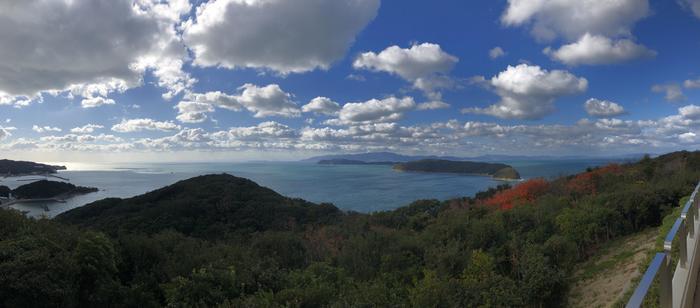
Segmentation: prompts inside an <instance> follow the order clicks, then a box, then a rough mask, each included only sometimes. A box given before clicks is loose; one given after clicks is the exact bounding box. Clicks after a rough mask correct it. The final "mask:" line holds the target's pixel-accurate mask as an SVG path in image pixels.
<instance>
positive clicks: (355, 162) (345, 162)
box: [318, 158, 396, 165]
mask: <svg viewBox="0 0 700 308" xmlns="http://www.w3.org/2000/svg"><path fill="white" fill-rule="evenodd" d="M318 164H319V165H394V164H396V162H393V161H362V160H355V159H342V158H336V159H324V160H320V161H319V162H318Z"/></svg>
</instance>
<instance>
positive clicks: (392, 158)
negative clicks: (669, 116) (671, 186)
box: [302, 152, 653, 163]
mask: <svg viewBox="0 0 700 308" xmlns="http://www.w3.org/2000/svg"><path fill="white" fill-rule="evenodd" d="M644 155H645V154H626V155H617V156H608V157H596V156H583V155H581V156H524V155H482V156H475V157H457V156H436V155H403V154H397V153H392V152H371V153H359V154H337V155H322V156H314V157H310V158H307V159H304V160H302V161H304V162H311V163H318V162H320V161H333V160H351V161H362V162H367V163H376V162H397V163H405V162H410V161H416V160H423V159H442V160H454V161H482V162H496V161H498V162H500V161H517V160H572V159H616V160H617V159H619V160H638V159H641V158H642V157H644ZM652 156H653V155H652Z"/></svg>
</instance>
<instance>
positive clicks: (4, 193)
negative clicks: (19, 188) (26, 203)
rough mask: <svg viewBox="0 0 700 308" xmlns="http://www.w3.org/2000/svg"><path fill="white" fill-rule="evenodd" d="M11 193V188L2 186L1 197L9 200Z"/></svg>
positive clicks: (0, 187)
mask: <svg viewBox="0 0 700 308" xmlns="http://www.w3.org/2000/svg"><path fill="white" fill-rule="evenodd" d="M11 192H12V189H10V188H9V187H7V186H2V185H0V197H3V198H7V197H8V196H9V194H10V193H11Z"/></svg>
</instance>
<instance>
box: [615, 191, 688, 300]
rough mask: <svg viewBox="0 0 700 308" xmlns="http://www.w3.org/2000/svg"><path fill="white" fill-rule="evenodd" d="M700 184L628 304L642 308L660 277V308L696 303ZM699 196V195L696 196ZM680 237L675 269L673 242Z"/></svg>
mask: <svg viewBox="0 0 700 308" xmlns="http://www.w3.org/2000/svg"><path fill="white" fill-rule="evenodd" d="M698 191H700V183H698V185H697V186H696V187H695V190H693V193H692V194H691V195H690V198H689V199H688V202H686V204H685V205H684V206H683V209H682V210H681V214H680V217H678V218H677V219H676V221H675V222H674V223H673V226H672V227H671V230H669V232H668V233H667V234H666V237H665V238H664V246H663V251H662V252H659V253H657V254H656V256H655V257H654V259H653V260H652V263H651V264H650V265H649V268H648V269H647V270H646V272H645V273H644V276H643V277H642V280H641V281H640V283H639V285H638V286H637V289H635V291H634V294H633V295H632V297H631V298H630V300H629V301H628V302H627V307H629V308H632V307H641V305H642V303H643V302H644V298H646V296H647V293H648V292H649V288H650V287H651V285H652V282H653V281H654V279H655V278H656V277H659V279H660V280H659V295H660V296H659V301H660V302H659V304H660V306H661V307H690V306H692V305H693V301H694V295H695V294H694V292H695V286H696V280H697V276H698V271H699V270H700V243H699V242H698V238H700V237H696V236H695V230H696V229H697V228H699V227H700V217H699V214H700V211H699V210H698V205H699V204H700V195H698ZM696 197H697V198H696ZM675 240H678V241H677V243H678V250H679V258H678V264H677V265H676V267H675V270H674V269H672V268H671V267H672V263H671V253H672V251H673V250H674V248H675V246H674V241H675Z"/></svg>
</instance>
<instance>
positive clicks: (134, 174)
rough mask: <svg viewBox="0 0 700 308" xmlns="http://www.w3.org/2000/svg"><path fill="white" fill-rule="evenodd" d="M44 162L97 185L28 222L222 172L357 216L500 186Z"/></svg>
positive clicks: (477, 181)
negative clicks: (63, 166)
mask: <svg viewBox="0 0 700 308" xmlns="http://www.w3.org/2000/svg"><path fill="white" fill-rule="evenodd" d="M611 162H619V161H617V160H611V159H578V160H554V161H542V160H540V161H527V160H522V161H504V163H506V164H510V165H512V166H513V167H515V168H516V169H517V170H518V171H519V172H520V174H521V175H522V177H523V178H524V179H530V178H537V177H543V178H554V177H558V176H563V175H569V174H574V173H578V172H581V171H584V170H585V169H586V168H588V167H595V166H600V165H605V164H608V163H611ZM52 164H64V165H67V166H68V169H69V170H68V171H61V172H60V174H59V175H60V176H61V177H66V178H68V179H70V182H71V183H73V184H75V185H79V186H91V187H97V188H99V189H100V191H99V192H97V193H92V194H87V195H82V196H77V197H73V198H71V199H68V200H66V202H65V203H47V204H37V203H31V204H15V205H13V208H15V209H17V210H20V211H24V212H26V213H27V214H28V215H30V216H33V217H49V218H50V217H53V216H55V215H58V214H60V213H62V212H65V211H68V210H70V209H73V208H76V207H79V206H83V205H85V204H88V203H90V202H94V201H97V200H101V199H104V198H111V197H116V198H128V197H132V196H136V195H140V194H143V193H146V192H149V191H152V190H155V189H158V188H161V187H164V186H167V185H170V184H173V183H175V182H177V181H180V180H184V179H188V178H191V177H194V176H198V175H204V174H211V173H229V174H232V175H235V176H239V177H244V178H248V179H251V180H253V181H255V182H257V183H258V184H260V185H262V186H266V187H268V188H271V189H273V190H275V191H277V192H278V193H280V194H283V195H285V196H289V197H296V198H302V199H305V200H308V201H312V202H316V203H321V202H328V203H333V204H335V205H336V206H338V207H339V208H341V209H343V210H349V211H358V212H375V211H384V210H391V209H395V208H397V207H400V206H405V205H408V204H410V203H411V202H413V201H416V200H420V199H438V200H445V199H450V198H455V197H463V196H473V195H474V194H475V193H476V192H479V191H483V190H485V189H488V188H489V187H495V186H497V185H500V184H503V183H504V182H503V181H498V180H493V179H491V178H489V177H483V176H471V175H460V174H449V173H419V172H397V171H394V170H392V169H391V166H386V165H318V164H313V163H305V162H247V163H171V164H169V163H158V164H153V163H130V164H75V163H60V162H55V163H52ZM42 178H43V177H36V176H32V177H20V178H6V179H2V180H1V181H0V185H6V186H9V187H10V188H15V187H17V186H19V185H22V184H26V183H28V182H29V181H27V180H32V179H42ZM511 184H516V183H511Z"/></svg>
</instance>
